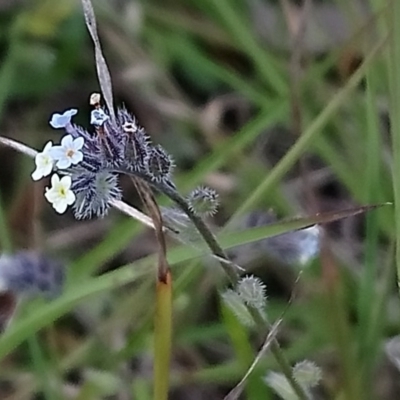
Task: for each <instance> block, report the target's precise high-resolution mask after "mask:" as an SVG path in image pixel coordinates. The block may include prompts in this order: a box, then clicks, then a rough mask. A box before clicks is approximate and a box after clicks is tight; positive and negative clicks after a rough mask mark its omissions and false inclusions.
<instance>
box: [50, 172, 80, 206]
mask: <svg viewBox="0 0 400 400" xmlns="http://www.w3.org/2000/svg"><path fill="white" fill-rule="evenodd" d="M71 184H72V179H71V177H70V176H64V177H62V178H61V179H60V177H59V176H58V175H57V174H54V175H53V176H52V177H51V188H50V189H49V188H46V193H45V194H44V195H45V197H46V199H47V200H48V201H49V202H50V203H51V205H52V206H53V208H54V209H55V210H56V211H57V212H58V213H59V214H63V213H64V212H65V210H66V209H67V207H68V206H70V205H72V204H74V202H75V194H74V192H73V191H72V190H71Z"/></svg>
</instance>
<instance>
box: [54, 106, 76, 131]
mask: <svg viewBox="0 0 400 400" xmlns="http://www.w3.org/2000/svg"><path fill="white" fill-rule="evenodd" d="M77 113H78V110H77V109H76V108H71V109H70V110H66V111H64V112H63V113H62V114H58V113H54V114H53V115H52V116H51V120H50V125H51V126H52V127H53V128H54V129H60V128H65V127H66V126H67V125H68V124H70V123H71V118H72V117H73V116H74V115H76V114H77Z"/></svg>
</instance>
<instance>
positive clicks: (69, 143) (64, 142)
mask: <svg viewBox="0 0 400 400" xmlns="http://www.w3.org/2000/svg"><path fill="white" fill-rule="evenodd" d="M73 146H74V138H73V137H72V136H71V135H65V136H64V137H63V138H62V139H61V147H64V148H68V149H70V148H72V147H73Z"/></svg>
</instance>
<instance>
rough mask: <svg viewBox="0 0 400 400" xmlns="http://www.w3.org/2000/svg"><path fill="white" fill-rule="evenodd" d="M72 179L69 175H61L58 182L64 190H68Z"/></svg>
mask: <svg viewBox="0 0 400 400" xmlns="http://www.w3.org/2000/svg"><path fill="white" fill-rule="evenodd" d="M71 183H72V179H71V177H70V176H63V177H62V178H61V181H60V184H61V185H62V186H63V187H64V190H69V188H70V187H71Z"/></svg>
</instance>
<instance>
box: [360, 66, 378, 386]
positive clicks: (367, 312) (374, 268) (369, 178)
mask: <svg viewBox="0 0 400 400" xmlns="http://www.w3.org/2000/svg"><path fill="white" fill-rule="evenodd" d="M373 77H374V75H373V72H372V71H371V72H370V71H369V72H368V73H367V74H366V117H367V127H366V128H367V129H366V132H367V141H366V160H367V165H366V171H365V182H366V188H365V189H366V196H365V201H367V202H373V201H376V200H377V193H378V192H379V187H380V179H379V178H380V169H381V165H380V155H381V143H380V131H379V121H378V116H377V111H376V101H375V100H376V97H375V86H374V80H373ZM378 235H379V225H378V215H377V213H376V212H374V213H368V214H367V215H366V243H367V246H366V253H365V270H364V273H363V275H362V277H361V283H360V290H359V293H360V295H359V299H358V312H359V319H360V323H359V344H360V345H359V359H360V362H361V363H362V367H363V368H362V371H364V374H361V375H362V379H363V385H362V388H363V390H364V393H369V392H370V385H371V374H372V362H373V360H374V355H375V356H376V352H377V346H376V345H374V344H373V343H371V342H370V341H369V339H370V330H371V329H372V328H373V327H372V318H371V317H372V313H373V312H374V304H375V297H376V292H375V286H376V279H377V272H378V257H377V250H378ZM371 346H372V347H371ZM372 353H374V355H373V354H372ZM368 364H369V365H368Z"/></svg>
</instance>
